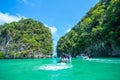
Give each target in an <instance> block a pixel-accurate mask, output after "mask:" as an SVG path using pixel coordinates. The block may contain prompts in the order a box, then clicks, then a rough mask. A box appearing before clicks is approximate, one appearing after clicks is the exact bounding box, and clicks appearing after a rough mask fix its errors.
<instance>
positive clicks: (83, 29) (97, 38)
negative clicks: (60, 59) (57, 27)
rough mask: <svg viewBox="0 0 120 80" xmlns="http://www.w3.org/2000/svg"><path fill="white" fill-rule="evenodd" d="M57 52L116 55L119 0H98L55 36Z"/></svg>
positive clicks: (119, 47) (119, 29)
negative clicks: (67, 28)
mask: <svg viewBox="0 0 120 80" xmlns="http://www.w3.org/2000/svg"><path fill="white" fill-rule="evenodd" d="M57 53H58V56H59V55H61V54H62V53H71V54H72V56H73V57H75V56H77V55H79V54H81V53H86V54H88V55H90V56H91V57H109V56H112V57H113V56H116V57H120V0H100V2H98V3H97V4H96V5H95V6H94V7H93V8H91V9H90V10H89V11H88V12H87V13H86V16H84V17H83V19H81V21H79V22H78V23H77V24H76V25H75V26H74V27H73V28H72V29H71V31H70V32H68V33H66V34H65V36H63V37H61V38H60V39H59V41H58V44H57Z"/></svg>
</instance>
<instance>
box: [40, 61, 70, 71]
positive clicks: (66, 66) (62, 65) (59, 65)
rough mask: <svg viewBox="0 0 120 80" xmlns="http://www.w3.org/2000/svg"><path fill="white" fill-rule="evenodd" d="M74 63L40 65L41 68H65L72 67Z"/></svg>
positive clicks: (53, 69)
mask: <svg viewBox="0 0 120 80" xmlns="http://www.w3.org/2000/svg"><path fill="white" fill-rule="evenodd" d="M71 67H72V65H70V64H66V63H57V64H46V65H42V66H40V67H39V69H40V70H52V71H55V70H63V69H68V68H71Z"/></svg>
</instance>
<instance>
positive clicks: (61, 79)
mask: <svg viewBox="0 0 120 80" xmlns="http://www.w3.org/2000/svg"><path fill="white" fill-rule="evenodd" d="M0 80H120V58H104V59H103V58H101V59H89V60H82V59H73V60H72V63H69V64H60V63H57V60H56V59H16V60H13V59H11V60H0Z"/></svg>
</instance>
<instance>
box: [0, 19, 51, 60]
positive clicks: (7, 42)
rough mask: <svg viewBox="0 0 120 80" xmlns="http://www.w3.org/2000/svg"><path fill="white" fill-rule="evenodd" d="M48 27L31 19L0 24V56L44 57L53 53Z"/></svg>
mask: <svg viewBox="0 0 120 80" xmlns="http://www.w3.org/2000/svg"><path fill="white" fill-rule="evenodd" d="M52 45H53V42H52V34H51V31H50V29H49V28H48V27H45V25H44V24H43V23H41V22H38V21H35V20H33V19H21V20H20V21H19V22H12V23H5V24H4V25H1V26H0V58H45V57H51V55H52V53H53V47H52Z"/></svg>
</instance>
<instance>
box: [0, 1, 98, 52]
mask: <svg viewBox="0 0 120 80" xmlns="http://www.w3.org/2000/svg"><path fill="white" fill-rule="evenodd" d="M98 1H99V0H0V24H3V23H6V22H7V23H10V22H12V21H18V20H19V19H20V18H21V17H25V18H33V19H34V20H38V21H40V22H42V23H43V24H45V25H46V26H47V27H49V28H50V29H51V31H52V35H53V40H54V41H53V42H54V44H53V45H54V50H55V46H56V45H57V41H58V39H59V38H60V37H61V36H63V35H64V34H65V33H67V32H68V31H69V30H70V29H71V28H72V27H74V25H75V24H76V23H77V22H78V21H80V20H81V18H83V17H84V16H85V14H86V12H87V11H89V9H90V8H91V7H93V6H94V5H95V4H96V3H97V2H98Z"/></svg>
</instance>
